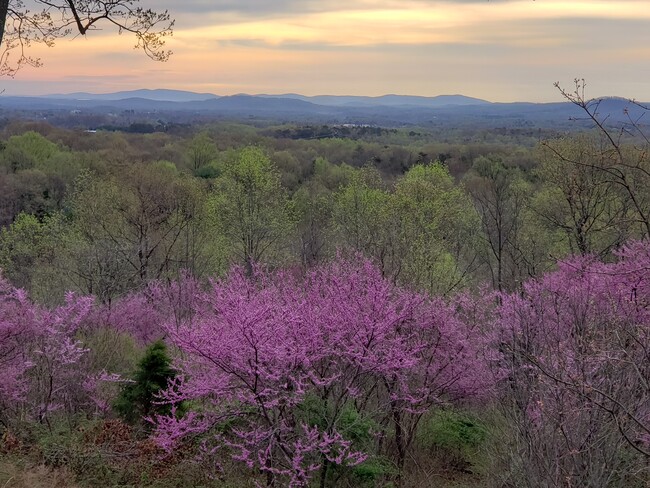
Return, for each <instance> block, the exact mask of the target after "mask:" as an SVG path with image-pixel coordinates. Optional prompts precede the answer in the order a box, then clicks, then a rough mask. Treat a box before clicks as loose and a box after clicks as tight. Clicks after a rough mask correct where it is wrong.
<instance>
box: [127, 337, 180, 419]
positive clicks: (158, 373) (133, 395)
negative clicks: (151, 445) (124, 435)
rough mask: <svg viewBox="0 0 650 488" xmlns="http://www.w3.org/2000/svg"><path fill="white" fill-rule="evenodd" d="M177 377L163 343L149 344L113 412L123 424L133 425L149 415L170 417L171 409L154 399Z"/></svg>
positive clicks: (160, 341)
mask: <svg viewBox="0 0 650 488" xmlns="http://www.w3.org/2000/svg"><path fill="white" fill-rule="evenodd" d="M175 376H176V371H175V370H174V369H173V368H172V367H171V359H170V357H169V354H168V353H167V346H165V343H164V342H163V341H162V340H159V341H156V342H154V343H153V344H151V345H150V346H149V347H148V348H147V350H146V352H145V354H144V356H143V358H142V359H141V360H140V362H139V363H138V368H137V370H136V372H135V374H134V376H133V381H132V382H129V383H127V384H126V385H125V386H124V388H122V391H121V393H120V396H119V397H118V399H117V401H116V402H115V404H114V408H115V411H116V412H117V413H118V415H119V416H120V417H122V418H123V419H124V420H125V421H127V422H129V423H132V424H135V423H138V422H140V421H141V420H142V419H143V418H144V417H148V416H149V415H152V414H169V413H170V411H171V406H170V405H167V404H159V403H156V395H157V394H158V392H159V391H161V390H164V389H165V388H167V385H168V382H169V380H171V379H173V378H174V377H175Z"/></svg>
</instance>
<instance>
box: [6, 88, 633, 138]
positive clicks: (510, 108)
mask: <svg viewBox="0 0 650 488" xmlns="http://www.w3.org/2000/svg"><path fill="white" fill-rule="evenodd" d="M598 110H599V114H600V116H601V118H607V122H608V123H611V124H621V123H625V122H628V121H629V119H630V118H632V119H633V120H636V119H639V118H640V120H643V119H642V117H643V114H644V113H645V110H644V109H643V108H642V107H640V106H638V105H634V104H631V103H630V102H629V101H627V100H625V99H621V98H616V97H606V98H604V99H603V100H602V102H601V104H600V106H599V108H598ZM0 111H14V112H16V111H18V112H21V113H23V114H24V113H39V114H41V113H42V112H47V113H46V114H45V115H43V117H42V118H47V117H48V116H51V114H52V113H61V112H66V111H67V112H74V113H75V114H77V113H93V114H105V115H106V114H115V113H123V112H129V113H133V114H137V115H141V116H143V117H145V116H146V117H147V118H149V119H151V118H153V117H155V120H181V119H182V120H184V121H191V120H192V118H193V117H194V118H199V119H201V120H205V119H206V118H207V119H209V118H221V119H234V120H237V119H246V120H248V119H250V118H259V119H264V120H273V121H279V122H302V123H343V124H345V123H349V124H367V125H378V126H385V127H404V126H432V127H435V126H441V125H445V126H447V127H448V126H450V125H452V126H456V127H467V126H473V127H527V128H534V127H558V128H560V127H561V126H566V125H567V124H568V122H569V121H571V123H572V124H574V125H575V124H576V123H577V124H582V125H583V126H584V124H586V123H588V122H589V121H586V122H581V119H584V117H585V114H584V112H583V111H581V110H580V108H579V107H576V106H575V105H574V104H572V103H569V102H556V103H526V102H515V103H493V102H489V101H487V100H483V99H479V98H473V97H468V96H464V95H440V96H435V97H422V96H409V95H383V96H379V97H368V96H334V95H318V96H304V95H300V94H295V93H287V94H280V95H270V94H259V95H246V94H239V95H231V96H218V95H214V94H211V93H195V92H189V91H183V90H163V89H156V90H147V89H143V90H133V91H121V92H115V93H103V94H94V93H84V92H77V93H67V94H53V95H46V96H31V97H26V96H23V97H16V96H0ZM576 121H577V122H576Z"/></svg>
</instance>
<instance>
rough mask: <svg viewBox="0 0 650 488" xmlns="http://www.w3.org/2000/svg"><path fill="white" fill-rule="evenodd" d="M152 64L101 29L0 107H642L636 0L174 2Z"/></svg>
mask: <svg viewBox="0 0 650 488" xmlns="http://www.w3.org/2000/svg"><path fill="white" fill-rule="evenodd" d="M140 3H141V5H143V6H146V7H152V8H154V9H158V10H160V9H165V8H167V9H169V11H170V13H171V14H172V17H174V18H175V19H176V27H175V32H174V37H173V38H172V39H171V40H170V41H168V46H169V48H170V49H172V50H173V51H174V55H173V56H172V58H171V59H170V60H169V61H168V62H166V63H156V62H154V61H151V60H149V59H148V58H147V57H146V56H145V55H144V54H143V53H142V52H140V51H134V50H133V49H132V47H133V44H134V40H133V39H132V38H131V37H129V36H127V35H123V36H118V35H117V34H116V33H114V32H113V31H112V30H111V29H110V28H109V27H108V26H105V28H106V30H105V31H96V32H92V33H91V34H90V35H88V37H87V38H81V37H77V38H75V39H62V40H60V41H58V42H57V44H56V46H55V47H54V48H43V47H38V48H34V49H33V50H32V54H36V55H39V56H40V57H42V59H43V61H44V66H43V67H41V68H39V69H32V68H26V69H24V70H22V71H20V72H19V73H18V74H17V75H16V78H15V79H13V80H11V79H1V80H0V88H4V89H5V95H17V94H48V93H66V92H73V91H89V92H94V93H104V92H111V91H118V90H130V89H137V88H175V89H184V90H192V91H198V92H211V93H215V94H219V95H228V94H235V93H251V94H254V93H288V92H296V93H302V94H305V95H316V94H333V95H373V96H374V95H382V94H387V93H397V94H409V95H424V96H435V95H440V94H455V93H462V94H464V95H468V96H474V97H480V98H485V99H488V100H492V101H524V100H526V101H555V100H559V98H560V97H559V94H558V93H557V91H556V90H555V89H554V88H553V82H555V81H560V82H561V83H562V84H564V85H566V86H570V85H571V83H572V80H573V79H574V78H576V77H580V78H585V79H586V80H587V83H588V90H589V93H588V94H589V95H591V96H601V95H619V96H624V97H630V98H637V99H642V100H650V82H649V80H650V1H645V0H615V1H604V0H602V1H601V0H590V1H587V0H583V1H555V0H536V1H533V0H521V1H519V0H516V1H508V0H447V1H434V0H320V1H311V0H264V1H262V0H184V1H180V2H179V1H171V0H164V1H154V0H147V1H143V2H140Z"/></svg>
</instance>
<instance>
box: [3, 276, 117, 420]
mask: <svg viewBox="0 0 650 488" xmlns="http://www.w3.org/2000/svg"><path fill="white" fill-rule="evenodd" d="M92 306H93V299H92V298H90V297H78V296H76V295H74V294H68V295H67V296H66V300H65V303H64V304H63V305H61V306H59V307H55V308H52V309H48V308H45V307H41V306H38V305H36V304H34V303H33V302H31V301H30V300H29V298H28V297H27V295H26V293H24V292H23V291H22V290H20V289H15V288H13V287H11V286H10V285H9V284H8V283H7V282H6V281H4V280H0V364H1V365H2V372H3V374H2V375H0V419H1V420H2V422H3V423H5V425H9V423H10V422H11V421H12V420H14V419H17V418H22V419H32V420H36V421H39V422H43V423H46V424H48V425H49V421H50V418H51V415H52V414H53V413H54V412H61V413H64V414H67V415H74V414H76V413H79V412H82V411H85V412H89V413H90V412H93V411H95V410H96V409H97V406H98V402H97V401H98V398H97V389H98V387H99V386H100V385H101V383H102V382H104V381H106V380H115V379H116V378H114V377H112V376H111V375H108V374H106V373H105V372H102V371H91V370H89V369H88V368H87V367H85V366H86V365H85V363H84V361H85V359H86V357H87V353H88V349H87V348H85V347H84V345H83V343H82V342H81V340H80V337H81V335H82V332H83V329H84V328H86V327H87V325H88V324H87V323H86V319H87V318H88V317H89V315H90V312H91V309H92Z"/></svg>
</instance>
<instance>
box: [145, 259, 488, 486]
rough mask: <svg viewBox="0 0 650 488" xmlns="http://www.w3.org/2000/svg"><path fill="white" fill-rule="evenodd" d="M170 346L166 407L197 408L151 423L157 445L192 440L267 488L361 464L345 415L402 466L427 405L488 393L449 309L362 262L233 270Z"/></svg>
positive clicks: (173, 330) (173, 331)
mask: <svg viewBox="0 0 650 488" xmlns="http://www.w3.org/2000/svg"><path fill="white" fill-rule="evenodd" d="M168 334H169V336H170V338H171V340H172V342H173V343H174V344H175V346H176V347H178V348H179V349H180V351H181V353H182V355H183V357H184V358H185V359H184V360H182V361H180V362H179V364H178V365H177V366H178V369H179V370H180V371H181V373H182V374H181V376H180V378H179V379H178V380H177V381H176V382H175V383H174V384H173V385H172V386H171V388H169V389H168V391H167V392H166V394H165V396H164V398H165V400H166V401H168V402H170V403H178V402H180V401H189V402H191V404H192V405H195V406H196V408H194V409H193V410H192V412H190V413H189V414H188V415H186V416H184V417H182V418H177V417H176V416H174V415H172V416H167V417H157V418H156V419H154V420H155V422H156V423H157V424H158V434H157V435H158V441H159V442H160V443H161V444H162V445H163V446H164V447H166V448H168V449H173V448H174V447H175V446H176V445H177V444H178V443H179V442H182V439H183V438H185V437H187V436H190V435H198V434H201V435H202V436H203V439H204V441H206V442H207V444H206V446H207V445H208V444H209V445H212V446H217V447H225V448H227V449H228V450H229V451H230V453H231V455H232V457H233V459H235V460H238V461H242V462H244V463H245V464H246V465H247V466H248V467H250V468H256V469H258V470H260V471H261V472H263V473H265V474H266V476H267V484H268V485H274V484H275V483H277V482H279V480H283V481H282V483H283V484H284V483H286V484H288V485H289V486H306V485H307V484H308V482H309V480H310V478H311V477H312V476H313V474H314V473H315V472H317V471H318V472H319V474H320V480H321V486H325V484H326V480H327V473H328V469H329V467H331V466H333V465H341V464H342V465H356V464H359V463H361V462H363V461H364V460H365V459H366V457H367V456H368V455H369V454H371V453H369V452H366V451H362V450H361V449H360V448H359V446H357V445H355V444H354V443H353V442H352V440H350V439H349V438H348V436H347V434H348V432H347V431H346V426H345V422H344V421H343V419H344V417H345V413H346V412H350V411H351V410H352V411H354V412H355V414H356V415H359V416H362V417H367V418H372V419H373V420H374V421H375V422H374V424H373V425H376V426H377V429H378V430H383V432H377V434H383V435H386V434H389V433H391V434H392V437H393V439H394V441H395V442H394V443H395V447H396V450H397V455H396V464H397V465H398V467H399V468H401V467H403V464H404V460H405V458H406V451H407V449H408V448H409V446H410V443H411V442H412V440H413V436H414V434H415V429H416V427H417V423H418V421H419V418H421V416H422V415H423V414H424V413H425V412H426V411H427V410H428V409H429V408H430V407H431V406H432V405H434V404H436V403H442V402H443V401H445V399H446V398H447V399H448V398H450V397H458V396H468V395H472V394H474V393H475V392H476V390H477V388H478V387H479V385H480V386H485V381H484V378H481V373H482V372H483V371H484V368H483V367H482V366H481V365H480V363H481V358H480V355H479V354H478V351H477V348H476V347H475V346H474V345H472V342H471V341H468V340H467V339H468V333H467V331H466V330H464V328H463V326H462V324H461V323H460V321H458V320H455V319H454V318H453V313H452V309H451V308H450V307H449V306H447V305H445V304H444V303H442V302H438V301H431V300H428V299H427V298H426V297H424V296H421V295H418V294H415V293H411V292H408V291H405V290H402V289H399V288H397V287H395V286H394V285H393V284H391V282H390V281H388V280H385V279H383V278H382V276H381V273H380V272H379V271H378V270H377V269H376V268H375V267H373V266H372V265H371V264H370V263H369V262H367V261H365V262H362V263H361V264H355V263H353V262H351V261H341V260H339V261H337V262H335V263H333V264H331V265H329V266H324V267H320V268H317V269H314V270H313V271H312V272H310V273H309V274H308V275H307V276H306V277H304V278H296V277H293V276H290V275H289V274H287V273H282V272H279V273H257V274H256V275H255V276H254V277H253V278H247V277H246V274H245V273H243V272H242V271H241V270H237V271H234V272H233V273H232V274H231V275H230V276H229V277H228V278H227V279H226V280H224V281H219V282H214V283H213V285H212V288H211V290H210V291H209V292H208V293H205V294H204V295H203V296H202V299H201V300H196V313H195V314H194V315H193V316H192V318H191V319H188V320H186V321H185V322H184V323H182V324H180V326H176V324H174V325H173V326H172V327H169V328H168ZM316 413H317V415H316ZM391 430H392V432H390V431H391ZM204 434H209V435H207V436H206V435H204ZM369 434H372V433H369Z"/></svg>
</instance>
